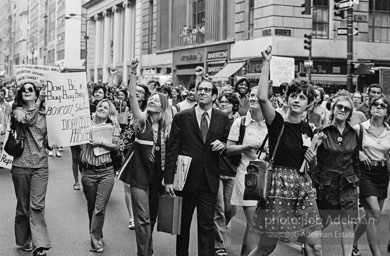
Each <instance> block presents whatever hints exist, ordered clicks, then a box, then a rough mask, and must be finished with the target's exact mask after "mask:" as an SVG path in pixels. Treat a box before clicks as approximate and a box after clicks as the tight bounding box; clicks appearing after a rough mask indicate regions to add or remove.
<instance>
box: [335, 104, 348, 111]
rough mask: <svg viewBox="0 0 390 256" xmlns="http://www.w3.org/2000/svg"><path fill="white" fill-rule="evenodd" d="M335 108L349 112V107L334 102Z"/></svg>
mask: <svg viewBox="0 0 390 256" xmlns="http://www.w3.org/2000/svg"><path fill="white" fill-rule="evenodd" d="M336 108H337V109H338V110H340V111H342V110H344V111H345V112H351V108H350V107H347V106H344V105H342V104H336Z"/></svg>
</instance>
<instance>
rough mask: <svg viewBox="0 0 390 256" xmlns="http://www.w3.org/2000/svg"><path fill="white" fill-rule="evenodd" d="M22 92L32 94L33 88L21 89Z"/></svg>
mask: <svg viewBox="0 0 390 256" xmlns="http://www.w3.org/2000/svg"><path fill="white" fill-rule="evenodd" d="M21 91H22V92H34V88H33V87H28V88H26V87H22V89H21Z"/></svg>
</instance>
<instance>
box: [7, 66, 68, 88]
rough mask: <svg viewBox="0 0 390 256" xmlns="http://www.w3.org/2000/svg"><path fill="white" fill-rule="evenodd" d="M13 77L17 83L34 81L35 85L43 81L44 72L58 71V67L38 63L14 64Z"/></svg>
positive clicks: (41, 83)
mask: <svg viewBox="0 0 390 256" xmlns="http://www.w3.org/2000/svg"><path fill="white" fill-rule="evenodd" d="M14 71H15V77H16V82H17V84H20V85H21V84H23V83H26V82H35V83H36V84H37V85H43V84H44V83H45V78H44V77H45V74H47V73H49V72H60V69H59V68H58V67H50V66H40V65H15V66H14Z"/></svg>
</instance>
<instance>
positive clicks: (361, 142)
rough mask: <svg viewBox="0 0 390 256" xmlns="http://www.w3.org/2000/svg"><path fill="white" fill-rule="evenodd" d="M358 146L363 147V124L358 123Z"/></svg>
mask: <svg viewBox="0 0 390 256" xmlns="http://www.w3.org/2000/svg"><path fill="white" fill-rule="evenodd" d="M358 146H359V150H362V148H363V125H362V124H359V136H358Z"/></svg>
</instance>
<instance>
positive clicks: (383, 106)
mask: <svg viewBox="0 0 390 256" xmlns="http://www.w3.org/2000/svg"><path fill="white" fill-rule="evenodd" d="M372 106H373V107H375V108H377V107H381V109H386V108H387V105H386V104H385V103H381V102H373V103H372Z"/></svg>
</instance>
